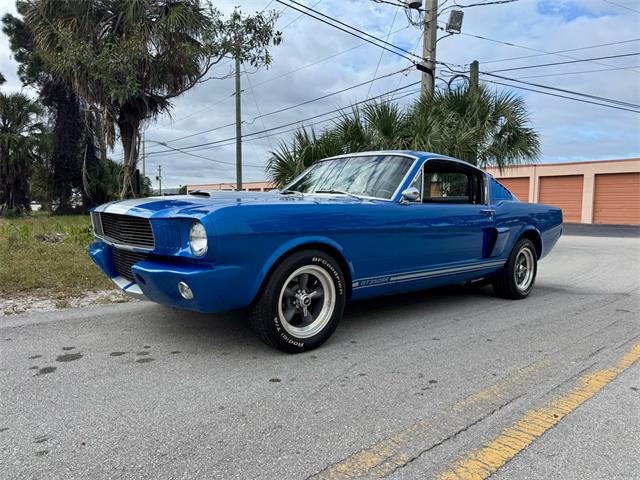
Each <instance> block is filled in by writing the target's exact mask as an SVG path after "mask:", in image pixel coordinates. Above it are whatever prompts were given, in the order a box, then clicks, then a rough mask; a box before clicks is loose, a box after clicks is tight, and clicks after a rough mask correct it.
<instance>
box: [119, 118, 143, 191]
mask: <svg viewBox="0 0 640 480" xmlns="http://www.w3.org/2000/svg"><path fill="white" fill-rule="evenodd" d="M118 128H119V129H120V138H121V139H122V149H123V150H124V161H123V164H122V189H121V190H120V199H121V200H124V199H125V198H129V197H135V190H134V188H133V175H134V173H135V171H136V165H137V163H138V152H137V145H136V139H137V138H138V132H139V129H140V124H139V123H135V124H134V123H130V122H126V121H123V122H119V123H118Z"/></svg>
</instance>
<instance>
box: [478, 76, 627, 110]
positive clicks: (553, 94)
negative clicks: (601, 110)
mask: <svg viewBox="0 0 640 480" xmlns="http://www.w3.org/2000/svg"><path fill="white" fill-rule="evenodd" d="M485 82H488V83H493V84H496V85H502V86H504V87H511V88H517V89H518V90H526V91H529V92H535V93H541V94H543V95H550V96H552V97H559V98H566V99H568V100H574V101H576V102H582V103H589V104H592V105H599V106H601V107H607V108H613V109H615V110H624V111H627V112H633V113H640V111H638V110H632V109H630V108H623V107H616V106H615V105H609V104H606V103H598V102H592V101H590V100H584V99H582V98H575V97H569V96H566V95H560V94H557V93H551V92H545V91H542V90H534V89H532V88H527V87H522V86H519V85H510V84H508V83H503V82H497V81H495V80H485Z"/></svg>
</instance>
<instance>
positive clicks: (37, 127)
mask: <svg viewBox="0 0 640 480" xmlns="http://www.w3.org/2000/svg"><path fill="white" fill-rule="evenodd" d="M41 113H42V110H41V108H40V107H39V105H38V104H37V103H35V102H33V101H31V100H30V99H29V98H28V97H26V96H25V95H22V94H20V93H14V94H8V95H7V94H4V93H0V214H3V213H4V214H6V213H8V212H16V213H25V212H28V211H29V210H30V199H29V177H30V175H31V170H32V167H33V164H34V162H35V161H36V160H37V158H38V155H39V152H38V147H39V142H38V141H39V137H40V135H41V133H42V131H43V125H42V124H41V123H40V122H39V121H38V116H39V115H40V114H41Z"/></svg>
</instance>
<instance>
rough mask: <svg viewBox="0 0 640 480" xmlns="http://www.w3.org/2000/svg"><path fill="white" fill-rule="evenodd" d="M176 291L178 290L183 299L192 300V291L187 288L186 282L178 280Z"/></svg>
mask: <svg viewBox="0 0 640 480" xmlns="http://www.w3.org/2000/svg"><path fill="white" fill-rule="evenodd" d="M178 291H179V292H180V295H182V298H184V299H185V300H193V292H192V291H191V289H190V288H189V285H187V284H186V283H184V282H180V283H179V284H178Z"/></svg>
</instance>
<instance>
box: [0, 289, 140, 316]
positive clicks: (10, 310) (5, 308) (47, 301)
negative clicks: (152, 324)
mask: <svg viewBox="0 0 640 480" xmlns="http://www.w3.org/2000/svg"><path fill="white" fill-rule="evenodd" d="M129 301H136V300H135V299H132V298H131V297H128V296H127V295H125V294H124V293H122V292H120V291H119V290H115V289H114V290H100V291H97V292H86V293H85V294H84V295H83V296H60V294H59V293H57V294H49V295H48V294H47V293H46V292H37V293H21V294H15V295H11V296H10V297H9V298H6V297H4V296H3V298H0V317H2V316H7V315H15V314H18V313H25V312H51V311H55V310H64V309H67V308H80V307H86V306H89V305H106V304H111V303H124V302H129Z"/></svg>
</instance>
